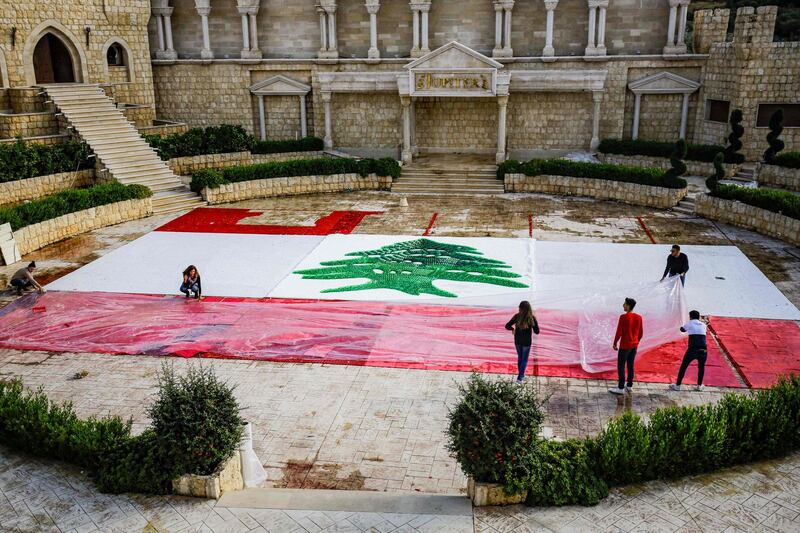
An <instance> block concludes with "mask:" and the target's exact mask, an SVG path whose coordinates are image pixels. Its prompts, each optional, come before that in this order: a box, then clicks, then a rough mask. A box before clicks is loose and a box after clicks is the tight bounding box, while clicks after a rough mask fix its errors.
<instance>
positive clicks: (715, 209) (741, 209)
mask: <svg viewBox="0 0 800 533" xmlns="http://www.w3.org/2000/svg"><path fill="white" fill-rule="evenodd" d="M696 202H697V203H696V205H697V214H698V215H700V216H702V217H705V218H708V219H711V220H717V221H719V222H723V223H725V224H732V225H734V226H740V227H743V228H747V229H751V230H754V231H756V232H758V233H761V234H763V235H768V236H770V237H775V238H776V239H780V240H782V241H785V242H788V243H791V244H794V245H796V246H800V220H796V219H794V218H790V217H787V216H785V215H781V214H780V213H773V212H772V211H767V210H766V209H761V208H760V207H755V206H752V205H747V204H744V203H742V202H737V201H735V200H725V199H722V198H715V197H713V196H709V195H707V194H700V195H698V196H697V198H696Z"/></svg>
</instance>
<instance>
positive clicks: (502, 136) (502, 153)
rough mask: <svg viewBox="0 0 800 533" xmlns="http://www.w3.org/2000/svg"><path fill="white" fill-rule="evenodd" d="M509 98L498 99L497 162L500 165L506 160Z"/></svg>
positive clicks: (500, 97)
mask: <svg viewBox="0 0 800 533" xmlns="http://www.w3.org/2000/svg"><path fill="white" fill-rule="evenodd" d="M507 114H508V96H498V97H497V154H496V155H495V162H496V163H497V164H498V165H499V164H500V163H502V162H503V161H505V160H506V115H507Z"/></svg>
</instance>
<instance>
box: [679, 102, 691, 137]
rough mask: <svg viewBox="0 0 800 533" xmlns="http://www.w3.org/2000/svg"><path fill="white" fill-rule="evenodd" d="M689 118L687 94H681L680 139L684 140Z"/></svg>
mask: <svg viewBox="0 0 800 533" xmlns="http://www.w3.org/2000/svg"><path fill="white" fill-rule="evenodd" d="M688 118H689V93H683V105H682V106H681V134H680V138H681V139H685V138H686V121H687V119H688Z"/></svg>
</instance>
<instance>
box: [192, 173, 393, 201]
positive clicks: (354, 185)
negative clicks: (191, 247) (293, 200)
mask: <svg viewBox="0 0 800 533" xmlns="http://www.w3.org/2000/svg"><path fill="white" fill-rule="evenodd" d="M391 186H392V177H391V176H378V175H376V174H369V175H368V176H360V175H358V174H331V175H327V176H293V177H290V178H270V179H265V180H252V181H239V182H236V183H226V184H225V185H221V186H220V187H217V188H215V189H209V188H205V189H203V191H202V195H203V199H204V200H205V201H206V202H208V203H209V205H214V204H224V203H228V202H238V201H241V200H249V199H252V198H270V197H273V196H293V195H298V194H314V193H323V192H343V191H365V190H387V189H389V188H391Z"/></svg>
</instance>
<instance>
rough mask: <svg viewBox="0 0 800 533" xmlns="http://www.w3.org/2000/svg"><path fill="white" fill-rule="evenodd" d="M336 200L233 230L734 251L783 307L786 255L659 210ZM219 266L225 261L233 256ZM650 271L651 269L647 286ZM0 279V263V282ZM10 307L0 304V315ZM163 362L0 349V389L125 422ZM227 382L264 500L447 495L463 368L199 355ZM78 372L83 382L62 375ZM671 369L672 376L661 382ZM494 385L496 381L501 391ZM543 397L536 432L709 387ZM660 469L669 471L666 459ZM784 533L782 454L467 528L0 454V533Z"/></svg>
mask: <svg viewBox="0 0 800 533" xmlns="http://www.w3.org/2000/svg"><path fill="white" fill-rule="evenodd" d="M398 200H399V198H398V196H397V195H391V194H388V193H351V194H338V195H317V196H307V197H294V198H277V199H268V200H257V201H248V202H240V203H238V204H232V205H230V206H225V207H242V208H251V209H262V210H265V214H264V215H263V216H261V217H258V218H257V219H251V220H249V221H248V223H262V224H282V225H312V224H313V223H314V221H315V220H317V219H318V218H320V217H322V216H324V215H327V214H329V213H330V212H331V211H333V210H369V211H383V213H384V214H383V215H381V216H371V217H367V218H365V219H364V221H363V222H362V223H361V224H360V225H359V226H358V228H357V229H356V230H355V233H374V234H403V235H421V234H422V233H423V232H424V231H425V230H426V228H428V227H429V225H430V224H431V221H432V219H433V217H434V214H435V215H436V217H435V221H434V224H433V226H432V227H431V230H430V231H431V233H430V234H431V235H434V236H436V235H438V236H495V237H515V236H517V237H525V236H528V235H529V234H532V235H533V237H535V238H537V239H543V240H559V241H564V240H581V241H605V242H630V243H642V244H645V243H651V238H650V236H649V235H648V232H649V234H650V235H652V238H653V239H654V240H655V241H656V242H657V243H659V244H671V243H673V242H677V243H680V244H718V245H729V244H733V245H735V246H738V247H739V248H740V249H741V250H742V251H743V252H744V253H745V254H746V255H747V256H748V257H749V258H750V260H751V261H753V263H755V264H756V265H757V266H758V267H759V268H760V269H761V270H762V271H763V272H764V273H765V274H766V275H767V277H769V278H770V280H772V281H773V282H774V283H775V285H776V286H777V287H778V288H779V289H780V290H781V291H782V292H783V293H784V294H785V295H786V296H787V297H788V298H789V300H791V301H792V303H794V304H795V305H796V306H800V250H799V249H798V248H796V247H791V246H789V245H787V244H785V243H782V242H780V241H777V240H772V239H768V238H765V237H763V236H759V235H757V234H755V233H751V232H748V231H745V230H741V229H736V228H732V227H728V226H723V225H719V224H715V223H713V222H710V221H706V220H703V219H699V218H692V217H687V216H685V215H679V214H676V213H672V212H669V211H658V210H650V209H647V208H641V207H634V206H628V205H623V204H617V203H611V202H595V201H591V200H584V199H570V198H552V197H548V196H541V195H504V196H497V197H495V196H475V197H458V196H425V195H417V196H413V195H412V196H409V197H408V202H409V206H408V207H400V206H399V205H398ZM169 218H170V217H167V218H164V217H155V218H151V219H147V220H142V221H137V222H132V223H126V224H122V225H119V226H115V227H110V228H105V229H102V230H98V231H96V232H93V233H91V234H87V235H83V236H80V237H76V238H73V239H70V240H68V241H64V242H62V243H58V244H56V245H52V246H50V247H47V248H44V249H42V250H40V251H38V252H35V253H32V254H30V256H29V257H26V259H34V260H36V262H37V263H38V264H39V267H40V268H39V271H38V274H37V276H38V278H39V279H40V280H44V281H52V280H54V279H56V278H58V277H60V276H63V275H65V274H66V273H68V272H71V271H73V270H75V269H76V268H79V267H80V266H82V265H84V264H86V263H88V262H91V261H93V260H94V259H96V258H98V257H99V256H102V255H103V254H105V253H108V252H109V251H111V250H113V249H115V248H117V247H119V246H122V245H124V244H126V243H128V242H130V241H132V240H134V239H136V238H138V237H140V236H142V235H144V234H146V233H147V232H149V231H151V230H152V229H154V228H155V227H158V226H160V225H161V224H163V223H164V222H166V221H167V220H169ZM232 260H235V258H233V259H232ZM662 266H663V265H661V264H658V265H642V268H652V270H653V277H654V279H658V277H660V275H661V268H662ZM13 270H14V268H12V267H0V286H5V285H6V282H7V279H8V277H9V276H10V274H11V273H12V271H13ZM12 300H13V296H12V294H11V293H10V292H0V306H3V305H5V304H7V303H8V302H10V301H12ZM165 361H166V362H169V363H172V364H174V365H175V366H176V367H177V368H178V369H181V368H184V367H185V366H186V365H187V364H192V361H191V360H185V359H180V358H171V359H165V358H158V357H152V356H112V355H99V354H87V353H52V352H22V351H14V350H0V379H6V378H10V377H17V376H18V377H21V378H22V379H23V380H24V382H25V384H26V385H27V386H29V387H32V388H34V387H38V386H41V387H43V389H44V391H45V392H46V393H47V394H48V395H49V396H50V397H51V398H53V399H55V400H70V401H72V402H74V404H75V408H76V410H77V412H78V414H79V415H80V416H84V417H85V416H90V415H108V414H114V415H120V416H122V417H126V418H127V417H132V418H133V421H134V431H141V430H142V429H143V428H144V427H145V426H146V425H147V424H148V420H147V417H146V408H147V405H148V403H149V401H150V398H151V397H152V394H153V392H154V391H155V382H156V374H157V372H158V370H159V369H160V367H161V365H162V364H163V363H164V362H165ZM202 364H204V365H213V367H214V368H215V370H216V371H217V373H218V375H220V376H221V377H223V378H224V379H227V380H229V381H230V382H231V383H234V384H236V394H237V397H238V399H239V401H240V403H241V404H242V406H244V407H245V409H246V410H245V417H246V418H247V419H248V420H249V421H251V422H252V424H253V433H254V448H255V450H256V453H257V454H258V456H259V458H260V459H261V461H262V462H263V463H264V465H265V467H266V468H267V473H268V481H267V485H268V486H270V487H278V488H288V489H338V490H361V491H385V492H393V493H398V494H399V493H404V494H405V493H413V494H434V495H442V496H458V495H462V494H464V491H465V486H466V480H465V477H464V476H463V474H462V473H461V472H460V471H459V469H458V467H457V466H456V464H455V462H454V461H453V459H452V458H450V457H449V454H448V453H447V451H446V449H445V444H444V434H443V429H444V427H445V423H446V416H447V408H448V406H449V405H451V404H452V402H453V401H454V399H455V398H456V395H457V384H458V383H459V382H461V381H463V380H465V379H466V378H467V376H468V375H467V374H466V373H458V372H441V371H421V370H406V369H391V368H375V367H358V366H336V365H315V364H288V363H271V362H259V361H237V360H210V359H206V360H203V361H202ZM84 370H85V371H88V375H87V376H86V377H85V378H83V379H72V376H74V375H75V374H76V373H79V372H81V371H84ZM676 370H677V369H676ZM508 379H510V378H508ZM528 386H531V387H537V388H538V389H539V390H540V393H541V394H542V395H544V396H548V397H549V401H548V402H547V404H546V421H545V429H544V431H545V433H546V434H552V435H554V436H556V437H561V438H567V437H579V436H587V435H592V434H595V433H597V432H598V431H600V429H601V428H602V427H603V425H604V424H605V423H606V422H607V421H608V420H609V418H611V417H614V416H617V415H619V414H621V413H622V412H624V411H625V410H632V411H634V412H637V413H641V414H645V415H646V414H648V413H651V412H653V411H654V410H655V409H657V408H659V407H663V406H670V405H692V404H700V403H707V402H713V401H716V400H717V399H718V398H719V397H720V396H721V394H722V393H724V392H727V391H726V390H723V389H715V388H708V389H706V390H705V391H704V392H700V393H698V392H689V391H685V392H681V393H675V392H669V391H667V389H666V386H665V385H663V384H641V385H637V389H636V391H635V393H634V394H633V395H632V397H627V398H615V397H611V396H610V395H609V394H608V393H607V392H606V390H607V388H608V386H609V383H608V382H606V381H602V380H577V379H566V378H538V379H532V380H530V382H529V384H528ZM676 460H680V459H679V458H676ZM320 530H326V531H473V530H474V531H497V532H503V531H620V530H622V531H633V530H636V531H738V530H743V531H753V530H756V531H772V530H774V531H799V530H800V455H795V456H792V457H789V458H785V459H783V460H779V461H774V462H769V463H763V464H757V465H751V466H747V467H741V468H737V469H733V470H731V471H727V472H723V473H718V474H714V475H708V476H700V477H698V478H693V479H688V480H677V481H675V482H670V483H662V482H659V483H651V484H647V485H644V486H636V487H626V488H624V489H622V490H619V491H615V492H614V493H613V494H612V495H611V496H610V497H609V498H608V499H607V500H605V501H603V502H602V503H601V504H600V505H598V506H597V507H594V508H560V509H528V508H524V507H511V508H504V509H488V510H475V512H474V514H472V513H470V515H436V514H413V513H390V512H387V513H382V512H374V513H365V512H347V511H338V512H337V511H320V510H315V509H263V508H240V507H237V508H231V507H226V506H225V505H224V501H221V502H218V503H216V504H215V503H214V502H209V501H200V500H188V499H184V498H176V497H142V496H108V495H103V494H99V493H98V492H97V491H96V490H95V489H94V488H93V486H92V484H91V482H90V481H88V480H87V479H86V478H85V476H83V475H82V473H81V472H80V471H77V470H75V469H73V468H71V467H69V466H66V465H62V464H57V463H53V462H50V461H43V460H40V459H33V458H31V457H27V456H23V455H20V454H19V453H17V452H12V451H10V450H7V449H0V531H62V532H66V531H76V532H77V531H214V532H221V531H309V532H313V531H320Z"/></svg>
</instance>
